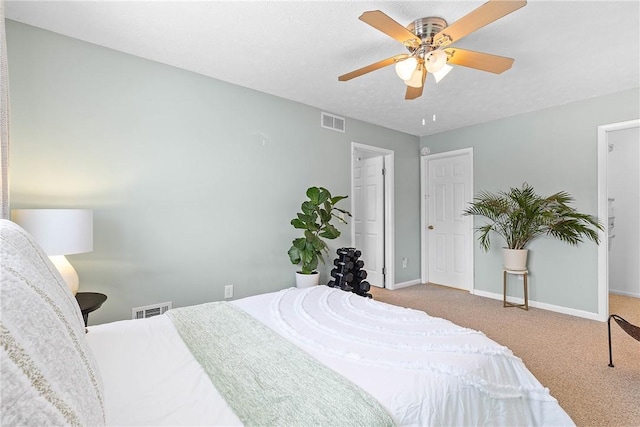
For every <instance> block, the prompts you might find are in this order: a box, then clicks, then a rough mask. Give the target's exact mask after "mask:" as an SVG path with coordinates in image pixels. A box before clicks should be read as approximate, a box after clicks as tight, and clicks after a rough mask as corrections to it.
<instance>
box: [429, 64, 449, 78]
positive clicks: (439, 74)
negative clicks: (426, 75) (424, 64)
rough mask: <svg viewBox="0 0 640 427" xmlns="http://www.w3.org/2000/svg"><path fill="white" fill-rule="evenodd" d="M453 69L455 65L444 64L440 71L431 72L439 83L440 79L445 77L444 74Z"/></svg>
mask: <svg viewBox="0 0 640 427" xmlns="http://www.w3.org/2000/svg"><path fill="white" fill-rule="evenodd" d="M451 70H453V67H452V66H451V65H449V64H444V65H443V66H442V68H440V69H439V70H438V71H436V72H433V73H431V74H433V77H434V78H435V79H436V83H438V82H439V81H440V80H442V79H443V78H444V76H446V75H447V74H449V71H451Z"/></svg>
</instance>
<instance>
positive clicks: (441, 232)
mask: <svg viewBox="0 0 640 427" xmlns="http://www.w3.org/2000/svg"><path fill="white" fill-rule="evenodd" d="M426 168H427V173H426V179H427V183H426V186H425V188H426V189H427V194H426V203H427V218H426V221H425V222H426V225H427V227H426V228H427V229H426V230H424V232H426V234H427V235H426V238H427V241H428V254H429V255H428V275H429V282H431V283H436V284H439V285H445V286H450V287H454V288H460V289H467V290H471V282H472V271H471V268H472V261H471V257H472V255H471V254H472V245H473V240H472V239H473V229H472V227H473V226H472V224H473V223H472V217H470V216H463V215H462V211H463V210H464V209H465V208H466V206H467V203H468V202H470V201H471V200H472V197H473V189H472V188H471V187H472V185H471V180H472V176H473V175H472V161H471V155H470V154H469V153H462V154H459V155H452V156H441V155H440V156H438V155H434V156H427V161H426Z"/></svg>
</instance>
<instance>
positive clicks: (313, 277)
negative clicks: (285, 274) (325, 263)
mask: <svg viewBox="0 0 640 427" xmlns="http://www.w3.org/2000/svg"><path fill="white" fill-rule="evenodd" d="M318 283H320V274H318V272H317V271H314V272H313V273H311V274H302V273H300V272H299V271H296V287H297V288H310V287H312V286H318Z"/></svg>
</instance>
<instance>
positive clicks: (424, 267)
mask: <svg viewBox="0 0 640 427" xmlns="http://www.w3.org/2000/svg"><path fill="white" fill-rule="evenodd" d="M462 155H468V156H469V159H470V162H469V168H470V171H469V172H470V179H471V182H470V184H471V185H470V189H469V190H470V191H469V194H468V199H469V201H471V200H472V199H473V193H474V187H473V182H474V181H473V178H474V175H473V147H469V148H461V149H459V150H452V151H446V152H443V153H435V154H429V155H426V156H422V157H421V158H420V195H421V197H420V280H421V281H422V283H429V241H428V239H427V233H426V230H427V213H428V211H427V209H428V205H427V190H428V185H427V177H428V174H427V161H428V160H433V159H439V158H446V157H456V156H462ZM469 223H470V224H471V225H470V229H469V231H468V233H469V235H468V236H469V238H470V242H471V243H470V245H469V249H468V251H469V252H468V253H467V257H468V258H467V259H468V261H469V264H470V265H469V271H468V276H467V279H466V281H467V283H468V287H466V288H464V290H467V291H469V292H471V293H473V290H474V289H475V282H474V277H475V275H474V270H475V260H474V250H475V245H474V230H473V219H472V218H471V217H470V219H469Z"/></svg>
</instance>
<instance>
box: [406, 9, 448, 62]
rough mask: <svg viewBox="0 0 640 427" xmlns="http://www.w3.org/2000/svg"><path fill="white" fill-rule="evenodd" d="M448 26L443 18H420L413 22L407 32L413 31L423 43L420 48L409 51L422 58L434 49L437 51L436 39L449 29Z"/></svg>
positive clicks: (408, 26)
mask: <svg viewBox="0 0 640 427" xmlns="http://www.w3.org/2000/svg"><path fill="white" fill-rule="evenodd" d="M447 26H448V24H447V21H445V20H444V19H442V18H438V17H435V16H429V17H427V18H420V19H416V20H415V21H413V22H412V23H411V24H409V25H407V30H409V31H411V32H412V33H413V34H415V35H416V36H418V37H420V40H422V43H421V44H420V47H418V48H410V47H409V48H408V49H409V51H410V52H411V53H412V54H414V53H416V51H419V50H420V51H421V52H418V54H419V55H420V56H421V57H424V55H425V54H426V53H429V52H431V51H432V50H434V49H437V46H436V45H435V43H434V39H433V38H434V37H435V35H436V34H438V33H439V32H440V31H442V30H444V29H445V28H447Z"/></svg>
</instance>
